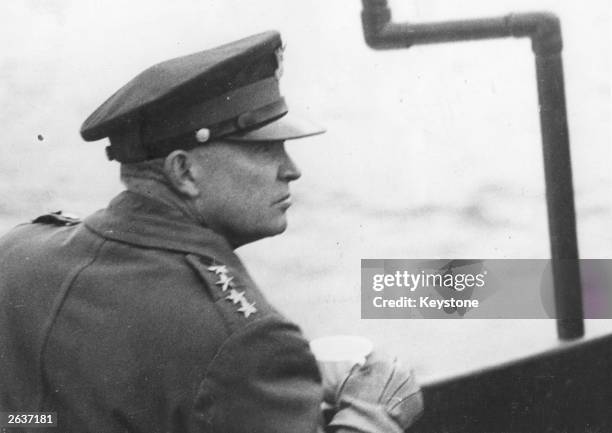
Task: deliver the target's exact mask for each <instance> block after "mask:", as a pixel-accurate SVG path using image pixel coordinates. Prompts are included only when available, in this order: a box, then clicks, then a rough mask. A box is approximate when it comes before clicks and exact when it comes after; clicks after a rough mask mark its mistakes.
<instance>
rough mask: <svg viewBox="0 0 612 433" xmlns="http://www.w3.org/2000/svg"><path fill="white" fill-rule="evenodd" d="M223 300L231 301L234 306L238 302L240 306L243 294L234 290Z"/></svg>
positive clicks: (243, 299)
mask: <svg viewBox="0 0 612 433" xmlns="http://www.w3.org/2000/svg"><path fill="white" fill-rule="evenodd" d="M225 299H227V300H228V301H232V303H234V304H237V303H239V302H240V305H242V302H244V301H245V298H244V292H239V291H238V290H236V289H231V290H230V294H229V296H226V297H225Z"/></svg>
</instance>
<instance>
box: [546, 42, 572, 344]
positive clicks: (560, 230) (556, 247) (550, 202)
mask: <svg viewBox="0 0 612 433" xmlns="http://www.w3.org/2000/svg"><path fill="white" fill-rule="evenodd" d="M536 73H537V82H538V97H539V102H540V123H541V130H542V131H541V132H542V149H543V153H544V175H545V179H546V203H547V207H548V230H549V233H550V248H551V258H552V270H553V281H554V287H555V306H556V311H557V332H558V334H559V338H561V339H562V340H570V339H574V338H579V337H581V336H583V335H584V324H583V320H582V315H583V313H582V294H581V284H580V268H579V266H578V242H577V237H576V216H575V211H574V192H573V188H572V167H571V158H570V149H569V134H568V129H567V114H566V107H565V91H564V87H565V86H564V82H563V62H562V58H561V53H560V52H558V53H552V54H551V53H542V54H536Z"/></svg>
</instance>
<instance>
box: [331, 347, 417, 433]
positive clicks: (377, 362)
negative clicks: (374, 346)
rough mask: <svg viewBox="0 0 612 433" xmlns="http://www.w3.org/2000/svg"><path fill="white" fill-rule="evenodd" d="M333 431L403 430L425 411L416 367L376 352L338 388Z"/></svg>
mask: <svg viewBox="0 0 612 433" xmlns="http://www.w3.org/2000/svg"><path fill="white" fill-rule="evenodd" d="M330 403H332V405H333V411H334V415H333V418H332V419H331V421H330V422H329V424H328V425H327V428H326V430H327V431H331V432H362V433H375V432H376V433H378V432H401V431H404V430H405V429H406V428H408V427H409V426H411V425H412V424H413V423H414V422H415V421H416V419H417V418H418V417H419V416H420V415H421V413H422V412H423V397H422V395H421V391H420V388H419V386H418V385H417V383H416V381H415V379H414V376H413V374H412V371H411V370H410V369H409V368H407V367H405V366H403V365H402V364H400V363H399V362H398V361H397V359H395V358H386V357H384V356H381V355H380V354H378V353H376V352H373V353H372V354H370V355H369V356H368V358H367V360H366V362H365V364H364V365H361V366H360V365H356V366H355V367H354V368H353V369H352V370H351V371H350V373H349V374H348V376H347V377H346V379H345V380H344V382H343V383H341V384H340V386H339V387H338V388H337V390H336V392H335V396H334V401H333V402H330Z"/></svg>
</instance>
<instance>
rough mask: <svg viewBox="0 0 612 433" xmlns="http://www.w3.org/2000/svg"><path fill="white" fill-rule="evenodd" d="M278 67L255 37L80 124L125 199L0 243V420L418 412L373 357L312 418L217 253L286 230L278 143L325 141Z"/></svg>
mask: <svg viewBox="0 0 612 433" xmlns="http://www.w3.org/2000/svg"><path fill="white" fill-rule="evenodd" d="M281 54H282V43H281V39H280V35H279V34H278V33H276V32H267V33H262V34H259V35H254V36H251V37H249V38H245V39H242V40H239V41H236V42H233V43H230V44H227V45H224V46H221V47H218V48H215V49H211V50H207V51H203V52H200V53H196V54H193V55H190V56H185V57H181V58H177V59H173V60H169V61H167V62H164V63H161V64H158V65H156V66H153V67H152V68H149V69H148V70H146V71H145V72H143V73H142V74H140V75H138V76H137V77H136V78H134V79H133V80H132V81H130V82H129V83H128V84H126V85H125V86H124V87H123V88H121V89H120V90H119V91H118V92H116V93H115V94H114V95H113V96H111V97H110V98H109V99H108V100H107V101H106V102H105V103H104V104H102V105H101V106H100V107H99V108H98V109H97V110H96V111H95V112H94V113H93V114H92V115H91V116H90V117H89V118H88V119H87V120H86V121H85V122H84V124H83V127H82V130H81V133H82V136H83V138H84V139H85V140H98V139H102V138H105V137H108V138H109V139H110V146H109V147H108V148H107V154H108V157H109V159H111V160H117V161H119V162H120V163H121V178H122V181H123V182H124V183H125V185H126V191H125V192H123V193H121V194H120V195H119V196H117V197H116V198H115V199H113V201H112V202H111V203H110V205H109V206H108V207H107V208H106V209H104V210H101V211H98V212H97V213H94V214H93V215H91V216H89V217H87V218H85V219H84V220H83V221H82V222H81V221H79V220H76V219H73V218H69V217H66V216H64V215H62V214H61V213H54V214H48V215H43V216H41V217H39V218H37V219H35V220H34V221H33V222H32V223H29V224H23V225H21V226H18V227H17V228H15V229H14V230H13V231H11V232H10V233H9V234H8V235H6V236H5V237H4V238H2V239H1V240H0V347H1V348H2V352H1V354H0V410H1V411H5V412H7V411H13V412H17V411H19V412H25V411H49V412H56V413H57V417H58V428H57V430H49V431H61V432H62V433H67V432H96V433H97V432H147V433H151V432H223V433H231V432H262V433H263V432H266V433H270V432H313V431H317V429H319V431H322V430H323V429H325V430H326V431H345V432H352V431H360V432H374V431H385V432H386V431H391V432H394V431H401V430H402V429H404V428H406V427H407V426H408V425H410V424H411V423H412V421H413V420H414V419H415V417H416V416H417V415H418V414H419V413H420V411H421V407H422V401H421V396H420V393H419V391H418V387H417V385H416V384H415V382H414V379H413V378H412V376H411V374H410V371H409V370H407V369H405V368H403V367H401V366H400V365H399V364H397V363H394V362H392V361H390V360H386V359H384V358H380V357H378V356H376V355H372V356H371V357H370V358H369V360H368V362H367V363H366V364H365V365H364V366H362V367H361V368H359V367H355V368H353V370H352V371H351V372H350V374H349V375H347V376H346V377H345V378H343V380H342V383H335V384H333V390H331V391H332V392H331V394H330V395H333V396H334V397H333V398H332V399H331V401H328V402H327V403H328V408H329V410H328V411H327V412H326V414H327V417H326V419H325V420H323V417H322V415H321V403H322V395H323V390H322V386H321V378H320V373H319V370H318V368H317V363H316V360H315V359H314V357H313V355H312V353H311V352H310V349H309V345H308V343H307V341H306V340H304V338H303V336H302V335H301V333H300V330H299V329H298V327H297V326H296V325H295V324H293V323H291V322H289V321H288V320H286V319H285V318H283V317H282V316H281V315H280V314H279V313H278V312H277V311H275V310H274V308H273V307H272V306H270V304H268V303H267V301H266V299H265V298H264V297H263V295H262V294H261V292H260V291H259V290H258V288H257V287H256V286H255V284H254V283H253V281H252V280H251V278H250V277H249V275H248V273H247V271H246V270H245V268H244V266H243V265H242V263H241V262H240V260H239V259H238V257H237V256H236V255H235V254H234V252H233V250H234V249H235V248H237V247H239V246H241V245H244V244H246V243H248V242H253V241H255V240H258V239H261V238H264V237H267V236H273V235H276V234H279V233H281V232H283V231H284V230H285V228H286V225H287V221H286V210H287V208H288V207H289V206H290V204H291V201H290V194H289V183H290V182H291V181H294V180H296V179H297V178H298V177H299V176H300V172H299V170H298V168H297V166H296V165H295V164H294V163H293V161H292V160H291V159H290V158H289V156H288V155H287V153H286V152H285V148H284V141H285V140H290V139H295V138H300V137H305V136H309V135H313V134H318V133H321V132H323V131H322V130H321V129H320V128H317V127H314V126H312V125H309V124H307V123H304V122H300V121H298V120H296V119H294V118H292V117H291V116H290V115H289V114H288V108H287V105H286V103H285V100H284V99H283V98H282V96H281V95H280V92H279V86H278V82H279V77H280V69H281V68H280V67H281V64H280V59H281ZM328 391H329V390H328ZM35 431H41V430H38V429H37V430H35Z"/></svg>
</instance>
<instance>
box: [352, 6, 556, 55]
mask: <svg viewBox="0 0 612 433" xmlns="http://www.w3.org/2000/svg"><path fill="white" fill-rule="evenodd" d="M363 6H364V9H363V12H362V14H361V19H362V23H363V29H364V36H365V40H366V43H367V44H368V45H369V46H370V47H371V48H374V49H394V48H408V47H411V46H413V45H420V44H434V43H443V42H456V41H470V40H479V39H493V38H505V37H530V38H531V40H532V47H533V51H534V52H535V53H536V54H551V53H558V52H561V50H562V40H561V25H560V22H559V19H558V18H557V17H556V16H555V15H554V14H551V13H548V12H533V13H523V14H510V15H506V16H503V17H494V18H480V19H471V20H459V21H446V22H437V23H393V22H392V21H391V18H392V17H391V10H390V9H389V8H388V6H387V2H386V0H363Z"/></svg>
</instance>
